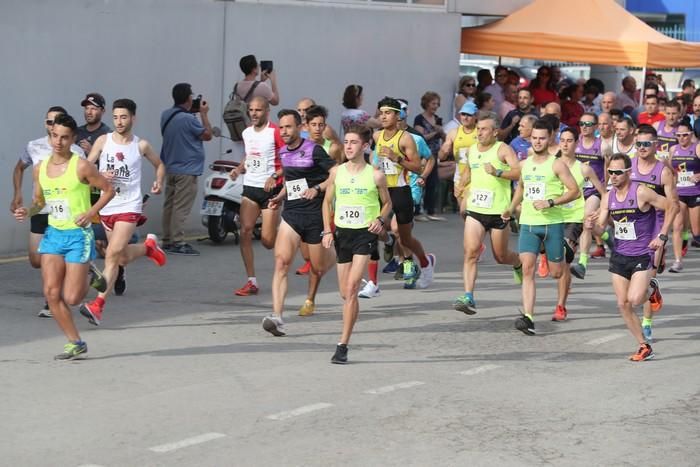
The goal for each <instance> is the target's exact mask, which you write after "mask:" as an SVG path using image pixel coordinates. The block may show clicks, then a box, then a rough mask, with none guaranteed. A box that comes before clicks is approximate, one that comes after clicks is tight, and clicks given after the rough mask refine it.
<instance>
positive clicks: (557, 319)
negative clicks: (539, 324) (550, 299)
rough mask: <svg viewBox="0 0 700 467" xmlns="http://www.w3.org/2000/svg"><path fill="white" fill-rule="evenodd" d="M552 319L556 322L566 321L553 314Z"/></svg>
mask: <svg viewBox="0 0 700 467" xmlns="http://www.w3.org/2000/svg"><path fill="white" fill-rule="evenodd" d="M552 321H556V322H557V323H560V322H562V321H566V318H555V317H554V316H552Z"/></svg>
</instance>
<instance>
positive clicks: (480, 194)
mask: <svg viewBox="0 0 700 467" xmlns="http://www.w3.org/2000/svg"><path fill="white" fill-rule="evenodd" d="M470 195H471V196H470V197H469V204H470V205H472V206H476V207H479V208H484V209H491V207H493V191H491V190H471V193H470Z"/></svg>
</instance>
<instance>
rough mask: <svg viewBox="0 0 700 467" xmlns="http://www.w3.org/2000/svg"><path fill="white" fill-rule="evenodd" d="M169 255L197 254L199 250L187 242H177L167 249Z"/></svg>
mask: <svg viewBox="0 0 700 467" xmlns="http://www.w3.org/2000/svg"><path fill="white" fill-rule="evenodd" d="M168 253H170V254H171V255H181V256H199V251H197V250H195V249H194V248H192V245H190V244H189V243H178V244H177V245H172V246H171V247H170V249H169V250H168Z"/></svg>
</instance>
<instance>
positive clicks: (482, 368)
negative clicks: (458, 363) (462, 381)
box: [459, 365, 501, 376]
mask: <svg viewBox="0 0 700 467" xmlns="http://www.w3.org/2000/svg"><path fill="white" fill-rule="evenodd" d="M497 368H501V365H482V366H477V367H476V368H472V369H470V370H465V371H460V372H459V374H460V375H464V376H473V375H478V374H479V373H486V372H487V371H491V370H495V369H497Z"/></svg>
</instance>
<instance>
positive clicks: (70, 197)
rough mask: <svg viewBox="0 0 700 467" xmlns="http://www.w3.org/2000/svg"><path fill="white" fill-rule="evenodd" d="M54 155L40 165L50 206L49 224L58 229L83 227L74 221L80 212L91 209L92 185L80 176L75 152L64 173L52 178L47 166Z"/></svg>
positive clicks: (40, 180)
mask: <svg viewBox="0 0 700 467" xmlns="http://www.w3.org/2000/svg"><path fill="white" fill-rule="evenodd" d="M51 159H52V156H50V157H48V158H46V159H45V160H44V161H42V162H41V166H40V167H39V184H40V185H41V189H42V191H43V193H44V199H45V200H46V206H48V208H49V225H50V226H51V227H54V228H56V229H58V230H70V229H82V228H83V227H80V226H79V225H77V224H76V223H75V222H74V219H75V218H76V217H77V216H79V215H80V214H84V213H86V212H87V211H89V210H90V207H91V205H90V185H86V184H85V183H83V182H81V181H80V179H79V178H78V160H79V159H80V156H78V155H77V154H73V155H72V156H71V158H70V159H69V161H68V167H66V171H65V172H63V175H61V176H59V177H55V178H50V177H49V176H48V175H47V174H46V168H47V166H48V164H49V163H50V162H49V161H51Z"/></svg>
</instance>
